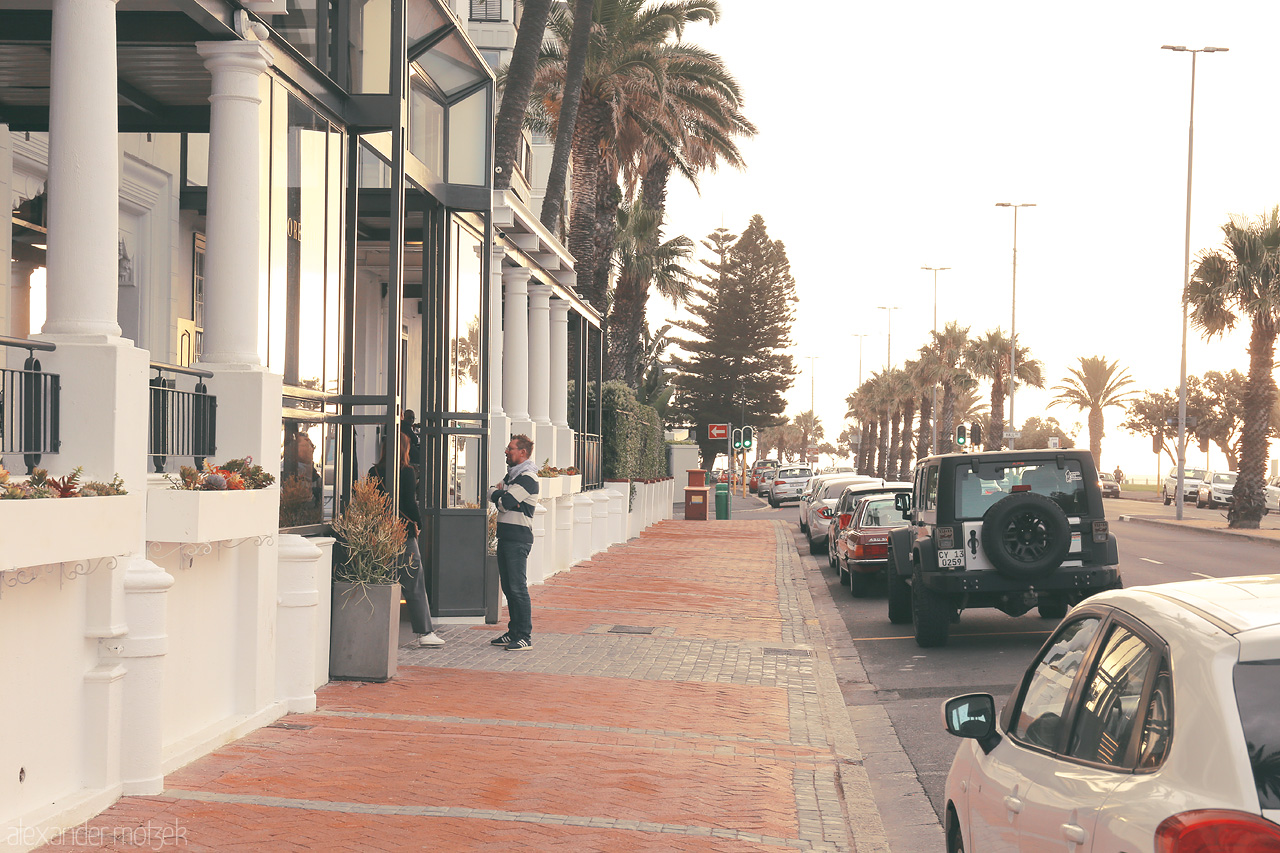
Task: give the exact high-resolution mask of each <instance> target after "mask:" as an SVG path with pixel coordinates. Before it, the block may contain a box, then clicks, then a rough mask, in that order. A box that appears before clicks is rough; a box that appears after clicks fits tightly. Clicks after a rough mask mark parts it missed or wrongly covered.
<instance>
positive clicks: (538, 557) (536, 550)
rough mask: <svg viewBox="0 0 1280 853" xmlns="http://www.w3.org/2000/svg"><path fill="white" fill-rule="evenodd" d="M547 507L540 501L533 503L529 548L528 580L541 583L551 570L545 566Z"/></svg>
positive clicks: (546, 559) (532, 582)
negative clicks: (531, 536)
mask: <svg viewBox="0 0 1280 853" xmlns="http://www.w3.org/2000/svg"><path fill="white" fill-rule="evenodd" d="M547 552H548V549H547V508H546V506H545V505H544V504H543V502H542V501H538V502H537V503H536V504H534V505H533V546H532V547H531V548H530V549H529V571H528V581H529V583H530V584H535V583H542V582H543V581H544V580H546V579H547V576H548V575H550V574H552V572H551V571H550V570H549V569H548V567H547V561H548V557H547Z"/></svg>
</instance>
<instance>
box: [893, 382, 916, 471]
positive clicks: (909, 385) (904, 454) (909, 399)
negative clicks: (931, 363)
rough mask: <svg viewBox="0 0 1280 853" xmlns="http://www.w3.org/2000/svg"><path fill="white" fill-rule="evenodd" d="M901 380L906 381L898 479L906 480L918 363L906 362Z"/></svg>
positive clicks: (909, 466) (909, 458)
mask: <svg viewBox="0 0 1280 853" xmlns="http://www.w3.org/2000/svg"><path fill="white" fill-rule="evenodd" d="M900 372H901V373H902V376H903V379H904V380H905V381H906V387H905V389H904V392H903V393H904V395H905V396H903V398H902V404H901V405H902V444H901V447H900V448H899V450H898V479H899V480H905V479H907V474H908V472H909V471H910V469H911V425H912V424H913V423H914V422H915V417H916V403H917V402H918V400H919V397H920V386H919V385H918V384H917V382H916V377H917V375H918V373H919V370H918V363H917V362H915V361H910V360H908V361H907V362H905V363H904V364H903V365H902V370H901V371H900Z"/></svg>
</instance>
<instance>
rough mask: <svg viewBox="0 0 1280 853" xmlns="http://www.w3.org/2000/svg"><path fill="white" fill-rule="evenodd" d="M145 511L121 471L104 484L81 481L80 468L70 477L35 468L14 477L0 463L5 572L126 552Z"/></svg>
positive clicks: (0, 547)
mask: <svg viewBox="0 0 1280 853" xmlns="http://www.w3.org/2000/svg"><path fill="white" fill-rule="evenodd" d="M141 512H142V504H141V499H140V497H139V496H137V495H130V494H129V493H128V492H127V491H126V490H125V488H124V483H122V482H121V480H120V477H119V475H117V476H115V477H113V478H112V479H111V481H110V482H106V483H102V482H93V481H84V480H82V479H81V470H80V469H79V468H76V469H75V470H74V471H72V472H71V473H70V474H67V475H66V476H65V477H51V476H49V474H48V472H47V471H45V470H44V469H43V468H36V469H35V471H34V472H33V473H32V474H31V475H30V476H29V477H27V478H26V479H17V478H13V479H11V478H10V475H9V472H8V471H6V470H5V469H4V466H3V465H0V572H6V571H9V570H10V569H22V568H27V567H29V566H39V565H46V564H51V563H64V562H72V561H78V560H94V559H97V558H99V557H110V556H117V555H120V554H127V553H129V552H130V551H131V550H133V548H134V546H135V545H136V542H135V541H134V540H135V535H136V534H135V533H134V527H133V523H134V521H135V520H136V519H137V518H138V515H139V513H141Z"/></svg>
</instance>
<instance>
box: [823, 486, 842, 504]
mask: <svg viewBox="0 0 1280 853" xmlns="http://www.w3.org/2000/svg"><path fill="white" fill-rule="evenodd" d="M843 492H844V484H843V483H836V484H835V485H833V486H827V488H826V490H825V491H824V492H823V494H822V497H823V498H824V499H826V500H835V499H836V498H838V497H840V495H841V494H842V493H843Z"/></svg>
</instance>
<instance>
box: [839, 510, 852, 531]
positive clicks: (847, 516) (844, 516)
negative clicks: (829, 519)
mask: <svg viewBox="0 0 1280 853" xmlns="http://www.w3.org/2000/svg"><path fill="white" fill-rule="evenodd" d="M851 521H853V514H852V513H848V512H842V513H840V529H841V530H844V529H845V528H846V527H848V526H849V522H851Z"/></svg>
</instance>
